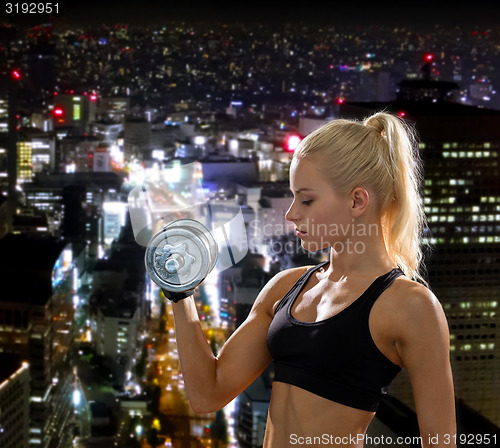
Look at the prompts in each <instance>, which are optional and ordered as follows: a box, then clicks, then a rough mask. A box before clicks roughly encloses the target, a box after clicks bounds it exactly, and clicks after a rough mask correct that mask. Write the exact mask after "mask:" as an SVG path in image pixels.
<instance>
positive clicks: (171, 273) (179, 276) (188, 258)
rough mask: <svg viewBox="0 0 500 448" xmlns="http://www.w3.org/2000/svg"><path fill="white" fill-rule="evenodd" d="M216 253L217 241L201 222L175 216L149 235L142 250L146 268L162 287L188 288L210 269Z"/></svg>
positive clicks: (175, 290) (171, 289)
mask: <svg viewBox="0 0 500 448" xmlns="http://www.w3.org/2000/svg"><path fill="white" fill-rule="evenodd" d="M217 255H218V247H217V242H216V241H215V239H214V237H213V235H212V234H211V233H210V231H209V230H208V229H207V228H206V227H205V226H204V225H203V224H201V223H200V222H198V221H195V220H193V219H187V218H185V219H178V220H176V221H172V222H171V223H169V224H167V225H166V226H165V227H163V229H162V230H160V231H159V232H158V233H157V234H155V235H154V236H153V237H152V238H151V241H150V242H149V243H148V247H147V249H146V254H145V264H146V270H147V272H148V274H149V276H150V278H151V280H153V282H155V283H156V284H157V285H158V286H159V287H160V288H162V289H164V290H167V291H171V292H176V293H177V292H184V291H189V290H192V289H194V288H196V287H197V286H198V285H199V284H200V283H201V282H202V281H203V280H204V279H205V278H206V276H207V275H208V274H209V273H210V272H211V271H212V269H213V268H214V266H215V264H216V262H217Z"/></svg>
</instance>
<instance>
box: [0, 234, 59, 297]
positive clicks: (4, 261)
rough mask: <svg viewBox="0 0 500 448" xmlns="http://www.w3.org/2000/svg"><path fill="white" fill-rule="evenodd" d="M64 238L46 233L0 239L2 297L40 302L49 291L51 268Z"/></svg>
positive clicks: (47, 295) (50, 292)
mask: <svg viewBox="0 0 500 448" xmlns="http://www.w3.org/2000/svg"><path fill="white" fill-rule="evenodd" d="M67 245H68V243H67V242H65V241H61V240H57V239H56V238H54V237H50V236H39V237H38V236H37V237H29V236H26V235H12V234H9V235H6V236H5V237H4V238H2V239H0V253H1V254H2V256H1V257H0V284H1V285H2V296H1V297H2V298H1V300H3V301H9V302H10V301H16V302H24V303H26V302H29V303H34V304H43V303H45V302H46V301H47V300H48V299H49V297H50V296H51V295H52V271H53V269H54V265H55V263H56V261H57V259H58V258H59V256H60V255H61V253H62V251H63V250H64V248H65V247H66V246H67Z"/></svg>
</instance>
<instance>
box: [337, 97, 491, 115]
mask: <svg viewBox="0 0 500 448" xmlns="http://www.w3.org/2000/svg"><path fill="white" fill-rule="evenodd" d="M374 110H380V111H387V112H392V113H395V114H397V113H401V112H404V113H405V114H407V115H409V116H412V115H414V116H426V117H430V116H443V115H448V116H470V117H482V116H494V117H500V110H494V109H486V108H482V107H476V106H467V105H465V104H459V103H448V102H436V103H432V102H428V101H391V102H376V101H367V102H364V101H359V102H356V101H352V102H350V101H346V102H345V103H344V104H342V106H340V116H341V117H344V116H346V115H349V116H353V115H355V116H356V115H359V118H364V117H365V116H366V115H368V114H369V113H370V112H371V111H374ZM356 111H358V114H356Z"/></svg>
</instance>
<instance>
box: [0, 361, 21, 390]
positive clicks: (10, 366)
mask: <svg viewBox="0 0 500 448" xmlns="http://www.w3.org/2000/svg"><path fill="white" fill-rule="evenodd" d="M22 364H23V359H22V358H21V357H20V356H19V355H14V354H12V353H0V384H2V383H3V382H4V381H5V380H6V379H7V378H9V377H10V376H11V375H13V374H14V373H15V372H16V371H17V370H19V369H20V368H21V366H22Z"/></svg>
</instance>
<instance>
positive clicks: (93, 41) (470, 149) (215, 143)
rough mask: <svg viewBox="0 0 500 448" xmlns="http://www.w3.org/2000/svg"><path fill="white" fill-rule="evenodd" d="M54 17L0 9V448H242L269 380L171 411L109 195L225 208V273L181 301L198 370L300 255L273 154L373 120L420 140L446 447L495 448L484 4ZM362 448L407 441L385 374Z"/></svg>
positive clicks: (497, 45)
mask: <svg viewBox="0 0 500 448" xmlns="http://www.w3.org/2000/svg"><path fill="white" fill-rule="evenodd" d="M58 5H59V6H58V7H59V8H60V13H59V14H57V15H55V14H52V15H51V16H49V15H36V14H32V15H29V14H24V15H23V14H17V15H14V14H6V11H5V10H2V12H1V14H0V283H1V284H2V290H1V292H0V366H3V368H2V369H0V411H1V412H0V428H1V429H2V431H0V446H5V447H7V448H28V447H29V448H38V447H43V448H70V447H73V446H76V447H77V448H87V447H91V446H92V447H100V446H106V447H109V446H112V444H113V443H114V446H117V447H118V448H149V447H150V446H152V444H153V442H155V443H156V442H158V445H157V446H171V447H177V448H184V447H186V448H188V447H189V448H190V447H197V448H201V447H207V448H209V447H210V448H214V447H218V448H250V447H252V448H253V447H255V448H258V447H259V446H262V434H263V429H264V428H265V416H266V414H267V409H268V406H269V396H270V388H271V383H272V376H273V372H272V365H271V366H270V367H269V368H268V369H266V371H265V372H264V373H263V374H262V375H261V376H260V377H259V378H258V379H257V380H256V381H255V382H254V383H253V384H252V385H251V386H250V387H249V388H248V389H247V390H245V392H244V393H242V394H241V395H240V396H239V397H238V398H237V399H235V400H234V402H232V403H231V404H230V405H228V406H227V407H226V408H225V409H224V410H223V411H220V412H217V413H211V414H206V415H196V414H194V412H193V411H192V410H191V408H190V406H189V404H188V402H187V399H186V394H185V390H184V380H183V377H182V372H181V370H180V366H179V359H178V353H177V346H176V342H175V337H174V334H175V330H174V326H173V314H172V307H171V305H170V304H169V302H168V301H167V300H166V299H165V297H164V295H163V294H162V293H161V292H160V290H159V288H158V287H157V286H156V285H154V284H153V283H152V282H151V281H150V279H149V277H148V276H147V274H146V271H145V267H144V244H142V245H141V244H140V237H139V236H138V233H140V232H138V230H137V228H134V226H133V225H131V222H130V216H129V215H128V211H129V208H128V206H129V204H130V196H129V193H130V192H131V191H133V189H134V188H135V187H137V186H144V185H146V186H147V188H148V189H151V191H154V192H157V191H160V192H162V191H163V190H164V189H165V186H167V185H168V188H167V193H164V192H163V193H164V194H163V193H162V194H159V195H158V197H157V198H156V199H157V201H158V202H157V203H158V204H161V206H165V207H166V208H167V210H170V208H169V207H174V206H173V204H179V203H180V204H184V205H186V204H189V203H190V202H189V201H190V200H193V197H194V195H195V193H193V192H195V191H198V190H196V189H197V188H199V184H200V182H201V184H202V190H203V193H204V194H205V195H206V198H207V200H209V201H210V204H211V207H212V208H211V210H212V211H213V217H214V219H215V220H216V221H217V222H220V223H227V222H229V221H230V220H231V219H233V218H234V217H235V215H236V214H237V213H238V211H241V216H242V219H243V220H244V223H245V224H246V229H247V237H248V254H247V256H246V257H245V258H244V259H243V260H242V261H241V262H238V263H235V266H233V267H231V268H229V269H224V270H222V269H221V270H220V271H218V270H217V269H215V270H214V271H213V273H212V274H211V275H209V276H208V277H207V279H206V280H205V281H204V282H203V283H202V284H201V285H200V287H199V288H197V292H196V295H195V300H196V306H197V309H198V312H199V315H200V318H201V322H202V327H203V331H204V333H205V335H206V337H207V340H208V341H209V343H210V346H211V348H212V350H213V351H214V352H217V351H218V350H220V348H221V346H222V345H223V343H224V341H225V340H227V338H228V337H229V336H230V335H231V334H232V332H234V330H235V329H236V328H237V327H238V326H239V325H240V324H241V323H242V321H243V320H244V319H245V317H246V316H247V314H248V311H249V308H250V306H251V304H252V303H253V301H254V300H255V298H256V297H257V295H258V293H259V291H260V290H261V289H262V287H263V285H264V284H265V283H266V282H267V281H268V280H269V279H270V278H272V277H273V275H275V274H276V273H277V272H279V271H281V270H284V269H289V268H292V267H296V266H302V265H306V264H307V265H312V264H318V263H319V262H321V261H323V260H324V257H325V253H324V252H319V253H314V254H312V255H311V254H309V255H308V254H305V253H304V251H303V250H301V249H300V243H299V242H298V239H297V238H296V237H295V234H294V233H293V232H292V228H291V227H290V225H289V223H287V222H286V220H285V218H284V215H285V212H286V210H287V208H288V206H289V205H290V202H291V200H292V196H291V194H290V191H289V184H288V174H289V167H290V161H291V158H292V156H293V150H294V146H293V145H294V144H296V143H297V141H300V139H302V138H303V137H304V136H306V135H307V134H309V133H310V132H312V131H313V130H314V129H316V128H317V127H319V126H320V125H321V124H322V123H324V122H325V121H327V120H335V119H338V118H342V117H348V118H357V119H361V118H363V117H365V116H368V115H369V114H370V113H373V112H375V111H378V110H386V111H389V112H392V113H394V114H397V115H399V116H400V117H401V118H402V119H405V120H408V122H410V123H411V124H414V125H415V128H416V130H417V133H418V136H419V138H420V144H419V150H420V153H421V155H422V158H423V160H424V167H425V180H424V184H423V185H422V192H423V200H424V206H425V212H426V216H427V219H428V225H429V229H428V230H427V231H426V233H425V235H424V236H423V239H422V243H423V244H427V245H428V246H429V247H432V250H431V251H429V254H428V257H429V258H427V259H426V266H425V268H426V272H427V279H428V280H429V282H430V285H431V288H432V290H433V291H435V293H436V296H437V297H438V299H439V300H440V302H441V303H442V305H443V309H444V310H445V313H446V316H447V319H448V324H449V328H450V357H451V361H452V367H453V371H454V375H455V388H456V400H457V417H458V422H459V430H460V431H461V433H463V434H486V433H488V434H490V435H492V436H493V435H497V439H495V440H496V443H500V429H499V428H500V402H499V400H498V397H499V396H500V381H499V380H498V378H499V377H500V313H499V312H498V306H499V305H498V304H499V303H500V186H499V182H498V179H499V178H500V177H499V176H500V174H499V168H498V166H499V162H500V136H499V133H498V129H499V128H500V95H499V91H500V90H499V89H500V25H499V23H500V22H498V17H499V16H500V6H499V5H498V2H493V1H492V2H482V3H477V4H473V3H470V2H455V3H454V4H452V5H449V4H445V3H444V2H430V1H428V2H418V1H406V2H378V3H377V2H368V1H363V2H343V3H338V2H335V3H333V2H332V3H331V4H328V5H326V6H325V5H319V6H317V5H313V4H307V3H303V4H297V3H290V4H283V3H280V4H275V3H273V4H265V3H256V2H246V3H244V4H238V3H235V2H219V3H216V4H214V3H211V2H175V3H174V2H154V1H152V0H146V1H143V2H141V3H140V4H136V5H133V4H130V3H126V4H123V3H122V2H118V1H113V2H98V1H97V0H90V1H83V0H77V1H69V0H63V1H61V2H59V3H58ZM104 5H105V6H104ZM2 7H4V5H2ZM181 166H183V167H184V170H183V169H181ZM187 166H189V167H190V168H189V169H190V170H192V171H189V170H187V169H186V167H187ZM172 179H176V181H172ZM152 194H153V193H152ZM211 217H212V216H211ZM269 229H272V230H269ZM146 230H148V231H150V230H151V229H150V228H147V229H146ZM145 234H146V235H147V236H150V235H149V234H148V233H147V232H146V233H145ZM141 238H143V236H141ZM26 254H28V255H26ZM35 254H36V256H35ZM27 258H28V259H29V263H27V261H26V260H27ZM3 429H6V432H3ZM7 429H8V431H7ZM369 434H370V435H371V436H374V437H376V436H381V435H387V434H392V435H396V434H397V435H401V434H404V435H415V434H418V424H417V420H416V413H415V407H414V403H413V398H412V394H411V390H410V388H409V382H408V379H407V378H406V377H405V376H404V374H403V375H401V376H400V377H398V378H397V380H396V381H395V382H394V383H393V385H392V386H391V388H390V389H389V397H388V398H387V399H386V400H384V401H383V402H382V404H381V407H380V410H379V411H378V412H377V415H376V418H375V419H374V424H373V425H371V427H370V430H369ZM98 438H103V440H102V441H100V442H99V441H98V440H97V441H96V439H98ZM2 443H4V444H3V445H2ZM99 443H100V444H99ZM476 444H477V443H476ZM464 445H466V443H460V444H459V446H464ZM484 445H486V442H485V443H484ZM398 446H399V447H401V448H405V447H407V446H415V445H412V444H411V443H408V444H401V445H398ZM367 448H368V446H367Z"/></svg>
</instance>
